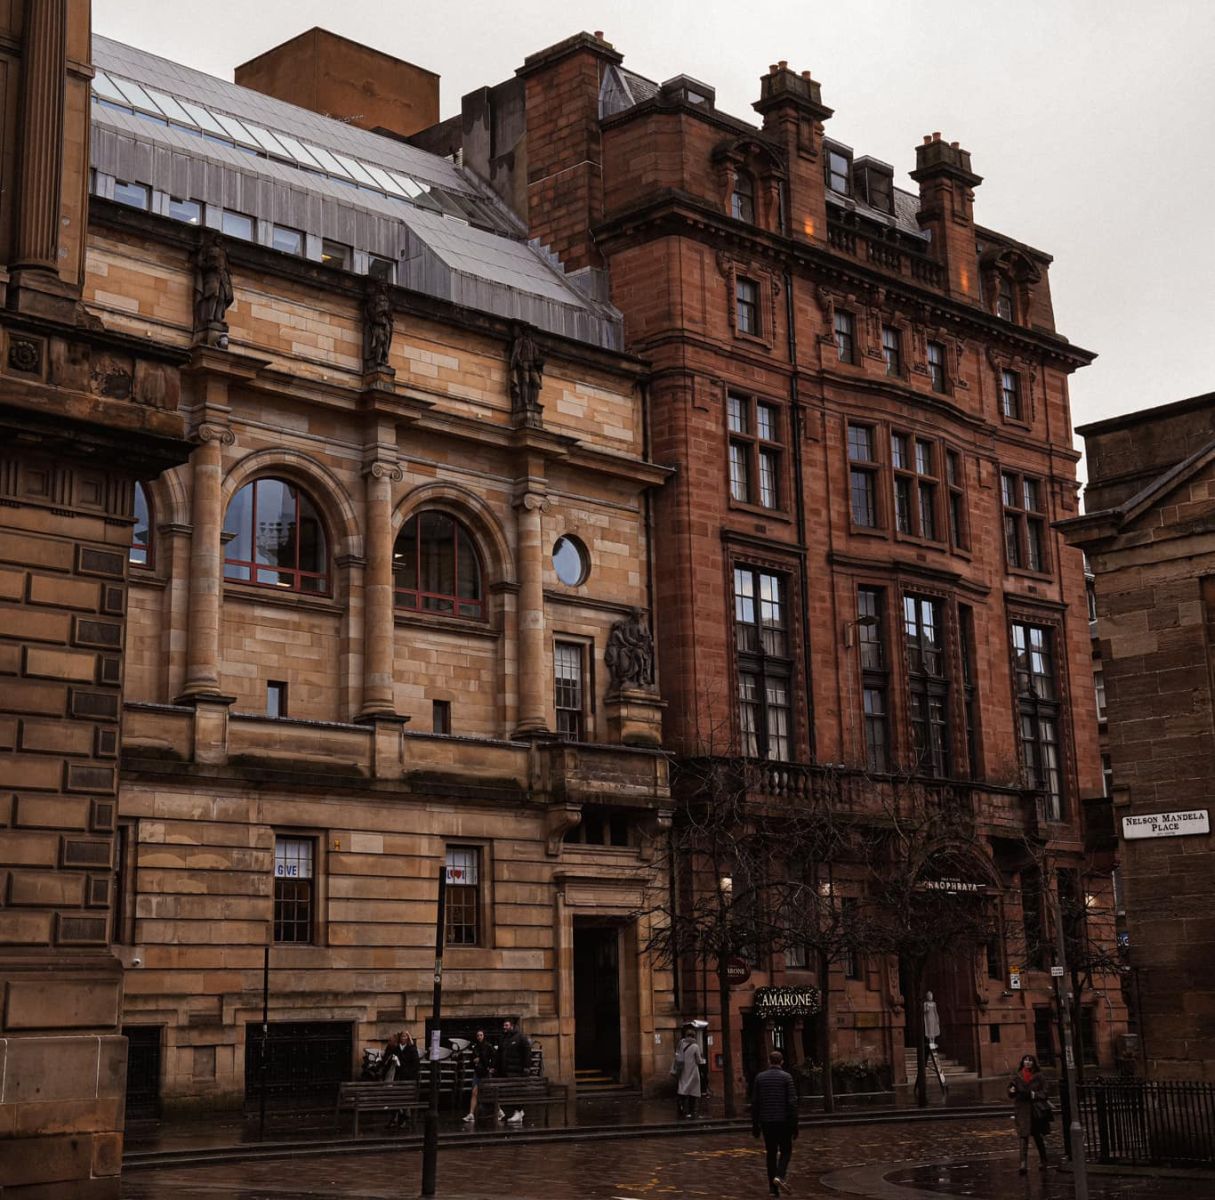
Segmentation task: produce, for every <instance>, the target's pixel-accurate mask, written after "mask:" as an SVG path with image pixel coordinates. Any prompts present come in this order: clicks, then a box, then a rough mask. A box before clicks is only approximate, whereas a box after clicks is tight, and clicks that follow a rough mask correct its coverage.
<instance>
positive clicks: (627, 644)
mask: <svg viewBox="0 0 1215 1200" xmlns="http://www.w3.org/2000/svg"><path fill="white" fill-rule="evenodd" d="M603 661H604V662H605V663H606V664H607V669H608V672H609V674H610V676H611V680H612V687H613V688H614V689H615V688H649V687H653V686H654V638H653V636H652V635H651V634H650V626H649V624H648V622H647V621H646V616H645V613H643V612H642V611H641V609H639V608H635V609H633V611H632V612H631V613H630V614H629V615H628V616H627V617H622V618H621V619H620V620H619V621H617V622H616V623H615V624H614V625H613V626H612V630H611V632H610V633H609V634H608V642H607V649H606V650H605V651H604V653H603Z"/></svg>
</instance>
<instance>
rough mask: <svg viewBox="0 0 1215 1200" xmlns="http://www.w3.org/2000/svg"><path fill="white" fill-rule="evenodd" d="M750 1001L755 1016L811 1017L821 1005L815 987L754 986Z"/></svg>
mask: <svg viewBox="0 0 1215 1200" xmlns="http://www.w3.org/2000/svg"><path fill="white" fill-rule="evenodd" d="M751 1003H752V1011H753V1012H754V1013H755V1015H756V1016H757V1017H812V1016H813V1015H814V1014H815V1013H816V1012H818V1010H819V1009H820V1008H821V1007H822V1005H821V1003H820V996H819V990H818V988H816V987H761V988H756V989H755V995H754V997H753V998H752V1001H751Z"/></svg>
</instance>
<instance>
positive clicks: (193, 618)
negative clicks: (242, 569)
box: [182, 425, 236, 700]
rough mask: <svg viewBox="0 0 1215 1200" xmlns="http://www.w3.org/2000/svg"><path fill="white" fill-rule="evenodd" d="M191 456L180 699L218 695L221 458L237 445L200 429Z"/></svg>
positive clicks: (210, 428) (214, 429)
mask: <svg viewBox="0 0 1215 1200" xmlns="http://www.w3.org/2000/svg"><path fill="white" fill-rule="evenodd" d="M198 437H199V439H200V442H201V444H200V445H199V447H198V449H196V450H195V451H194V453H193V454H192V455H191V457H190V465H191V475H192V480H191V487H192V489H193V494H192V496H191V506H192V511H193V521H194V532H193V534H192V536H191V539H190V625H189V630H188V640H187V646H186V684H185V687H184V688H183V689H182V699H184V700H190V699H193V698H195V697H197V696H218V695H219V620H220V599H221V596H222V594H223V586H224V583H223V553H222V547H221V544H220V534H221V533H222V531H223V520H224V514H223V491H222V487H221V484H222V481H223V455H222V451H221V447H222V446H230V445H232V443H233V442H234V441H235V440H236V438H235V435H234V434H233V433H232V431H231V430H230V429H226V428H224V427H222V426H219V425H202V426H200V427H199V430H198Z"/></svg>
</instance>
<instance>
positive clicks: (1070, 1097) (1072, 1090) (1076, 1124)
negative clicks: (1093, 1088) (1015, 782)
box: [1051, 893, 1088, 1200]
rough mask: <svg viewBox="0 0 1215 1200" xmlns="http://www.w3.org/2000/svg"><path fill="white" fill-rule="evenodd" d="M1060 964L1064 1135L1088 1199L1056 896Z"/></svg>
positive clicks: (1075, 1178)
mask: <svg viewBox="0 0 1215 1200" xmlns="http://www.w3.org/2000/svg"><path fill="white" fill-rule="evenodd" d="M1055 944H1056V946H1057V949H1056V951H1055V958H1056V960H1057V961H1056V964H1055V966H1054V967H1052V968H1051V974H1052V975H1053V976H1054V977H1055V986H1056V988H1057V989H1058V990H1057V995H1058V997H1059V1017H1060V1027H1061V1029H1062V1031H1063V1069H1064V1075H1065V1079H1066V1084H1065V1086H1066V1089H1067V1109H1068V1123H1067V1125H1068V1127H1067V1132H1066V1134H1065V1135H1064V1136H1065V1137H1066V1138H1067V1141H1068V1145H1069V1146H1070V1147H1071V1160H1072V1185H1073V1187H1074V1189H1075V1196H1076V1200H1088V1164H1087V1162H1086V1161H1085V1158H1084V1129H1083V1128H1082V1126H1081V1125H1080V1100H1079V1095H1078V1093H1077V1090H1076V1053H1075V1050H1074V1046H1075V1044H1076V1042H1075V1037H1074V1036H1073V1031H1072V1016H1073V1012H1074V1009H1075V1005H1074V1004H1073V1003H1072V996H1071V994H1070V992H1069V991H1068V990H1067V983H1066V980H1067V978H1068V974H1067V937H1066V933H1065V930H1064V927H1063V899H1062V897H1061V896H1059V895H1058V893H1056V895H1055Z"/></svg>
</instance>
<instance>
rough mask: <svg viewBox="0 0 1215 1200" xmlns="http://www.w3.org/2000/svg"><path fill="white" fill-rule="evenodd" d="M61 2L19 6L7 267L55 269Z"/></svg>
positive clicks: (63, 41)
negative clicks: (12, 223) (17, 114)
mask: <svg viewBox="0 0 1215 1200" xmlns="http://www.w3.org/2000/svg"><path fill="white" fill-rule="evenodd" d="M66 64H67V0H30V2H29V3H28V4H26V5H25V38H24V42H23V45H22V58H21V140H20V143H19V145H20V147H21V171H20V175H19V183H18V193H17V229H16V234H17V236H16V245H15V247H14V249H15V254H14V256H13V263H12V265H13V269H14V270H19V269H26V270H29V269H31V268H32V269H35V270H39V271H46V272H48V273H49V274H52V275H58V273H59V210H60V177H61V174H62V170H63V107H64V78H65V71H66Z"/></svg>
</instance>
